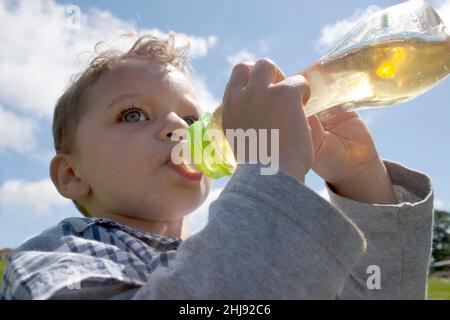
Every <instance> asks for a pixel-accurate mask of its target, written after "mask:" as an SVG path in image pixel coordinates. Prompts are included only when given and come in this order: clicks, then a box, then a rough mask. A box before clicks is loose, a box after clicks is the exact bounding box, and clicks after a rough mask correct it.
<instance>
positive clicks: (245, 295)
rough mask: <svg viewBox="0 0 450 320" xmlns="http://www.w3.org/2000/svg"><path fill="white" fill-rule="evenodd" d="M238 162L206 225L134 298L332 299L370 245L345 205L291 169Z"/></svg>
mask: <svg viewBox="0 0 450 320" xmlns="http://www.w3.org/2000/svg"><path fill="white" fill-rule="evenodd" d="M260 169H261V165H259V164H257V165H248V164H247V165H239V166H238V168H237V170H236V172H235V174H234V175H233V177H232V178H231V179H230V181H229V182H228V184H227V185H226V187H225V188H224V190H223V191H222V193H221V195H220V196H219V197H218V199H217V200H216V201H215V202H213V203H212V204H211V206H210V208H209V219H208V223H207V225H206V226H205V228H204V229H203V230H201V231H200V232H198V233H196V234H194V235H192V236H191V237H190V238H188V239H186V240H185V241H183V243H182V244H181V245H180V247H179V249H178V251H177V256H176V258H175V259H174V260H173V263H172V264H171V265H170V266H169V267H165V268H159V269H157V270H155V271H154V273H153V274H152V277H151V279H150V281H149V282H148V283H147V284H145V285H144V286H143V287H141V288H140V289H139V290H138V291H137V292H136V293H135V294H134V296H133V298H135V299H334V298H335V297H336V295H337V293H338V291H339V289H340V288H341V287H342V285H343V283H344V281H345V279H347V278H348V275H349V272H350V270H352V269H353V268H354V266H355V264H356V263H357V261H358V260H359V258H360V256H361V254H362V253H363V251H364V250H365V241H364V238H363V236H362V234H361V232H360V231H359V230H358V228H357V227H356V226H355V225H354V224H353V223H352V222H351V221H350V219H348V218H347V217H346V216H345V215H344V214H342V212H340V211H339V210H337V209H336V208H335V207H334V206H332V205H331V204H330V203H329V202H327V201H326V200H324V199H323V198H322V197H320V196H319V195H318V194H316V193H315V192H314V191H313V190H311V189H309V188H308V187H307V186H305V185H304V184H302V183H300V182H298V181H297V180H296V179H295V178H294V177H292V176H290V175H289V174H287V173H285V172H283V171H279V172H278V173H277V174H276V175H271V176H264V175H261V174H260Z"/></svg>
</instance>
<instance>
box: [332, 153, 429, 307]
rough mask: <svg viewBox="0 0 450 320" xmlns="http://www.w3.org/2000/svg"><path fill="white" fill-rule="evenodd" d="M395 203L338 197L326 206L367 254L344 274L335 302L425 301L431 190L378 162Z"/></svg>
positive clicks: (420, 177)
mask: <svg viewBox="0 0 450 320" xmlns="http://www.w3.org/2000/svg"><path fill="white" fill-rule="evenodd" d="M384 164H385V166H386V169H387V171H388V174H389V176H390V178H391V181H392V184H393V186H394V191H395V193H396V195H397V198H398V200H399V203H398V204H396V205H385V204H369V203H362V202H357V201H353V200H351V199H348V198H345V197H342V196H340V195H338V194H337V193H336V192H335V191H334V190H333V187H332V186H331V185H329V184H327V189H328V193H329V196H330V201H331V203H332V204H333V205H334V206H335V207H337V208H338V209H340V210H341V211H342V212H343V213H344V214H345V215H346V216H347V217H348V218H350V219H351V220H352V221H353V222H354V223H355V224H356V225H357V226H358V228H359V229H360V230H361V231H362V232H363V234H364V236H365V238H366V241H367V250H366V252H365V253H364V254H363V255H362V256H361V259H360V260H359V261H358V263H357V264H356V266H354V267H353V269H352V270H351V272H350V275H349V277H348V278H347V280H346V281H345V283H344V285H343V287H342V290H341V291H340V292H339V294H338V298H340V299H425V298H426V290H427V276H428V265H429V261H430V255H431V244H432V223H433V187H432V183H431V181H430V179H429V178H428V177H427V176H426V175H425V174H423V173H420V172H417V171H414V170H411V169H409V168H406V167H404V166H402V165H400V164H398V163H394V162H390V161H384Z"/></svg>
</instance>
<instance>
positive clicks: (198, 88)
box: [192, 75, 220, 112]
mask: <svg viewBox="0 0 450 320" xmlns="http://www.w3.org/2000/svg"><path fill="white" fill-rule="evenodd" d="M192 84H193V86H194V88H195V92H196V94H197V100H198V102H199V104H200V106H201V108H202V110H203V111H204V112H214V110H216V108H217V107H218V106H219V104H220V101H219V100H218V99H217V98H216V97H215V96H214V95H213V94H212V92H211V91H209V89H208V86H207V85H206V82H205V80H204V79H203V78H201V77H200V76H196V75H194V76H193V77H192Z"/></svg>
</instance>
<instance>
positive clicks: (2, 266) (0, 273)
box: [0, 259, 7, 287]
mask: <svg viewBox="0 0 450 320" xmlns="http://www.w3.org/2000/svg"><path fill="white" fill-rule="evenodd" d="M6 262H7V260H6V259H3V260H0V287H1V286H2V285H3V271H4V269H5V266H6Z"/></svg>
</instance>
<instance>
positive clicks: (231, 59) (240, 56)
mask: <svg viewBox="0 0 450 320" xmlns="http://www.w3.org/2000/svg"><path fill="white" fill-rule="evenodd" d="M255 60H256V54H255V53H253V52H251V51H248V50H247V49H243V50H240V51H238V52H235V53H233V54H230V55H229V56H228V57H227V61H228V64H229V65H230V66H234V65H236V64H238V63H239V62H246V61H255Z"/></svg>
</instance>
